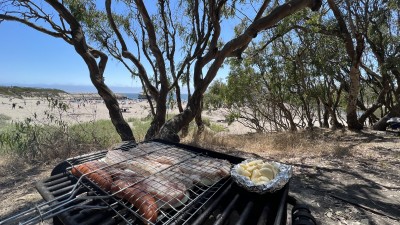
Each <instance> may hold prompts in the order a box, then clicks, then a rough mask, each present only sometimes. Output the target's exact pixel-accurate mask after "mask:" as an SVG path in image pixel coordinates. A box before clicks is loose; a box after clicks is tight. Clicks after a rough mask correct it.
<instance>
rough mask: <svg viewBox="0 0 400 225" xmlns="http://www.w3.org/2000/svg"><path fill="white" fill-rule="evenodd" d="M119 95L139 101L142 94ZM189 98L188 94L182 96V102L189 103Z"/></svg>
mask: <svg viewBox="0 0 400 225" xmlns="http://www.w3.org/2000/svg"><path fill="white" fill-rule="evenodd" d="M119 94H121V95H125V96H126V97H128V98H129V99H138V96H139V94H140V93H119ZM174 97H175V95H174ZM188 97H189V95H188V94H181V99H182V101H187V100H188Z"/></svg>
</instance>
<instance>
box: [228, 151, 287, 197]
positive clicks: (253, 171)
mask: <svg viewBox="0 0 400 225" xmlns="http://www.w3.org/2000/svg"><path fill="white" fill-rule="evenodd" d="M292 173H293V169H292V166H290V165H286V164H283V163H279V162H272V161H263V160H260V159H247V160H244V161H243V162H241V163H239V164H237V165H235V166H234V167H233V168H232V169H231V176H232V179H233V180H234V181H235V182H236V183H237V184H238V185H239V186H240V187H242V188H244V189H246V190H247V191H250V192H255V193H259V194H264V193H272V192H275V191H277V190H280V189H282V188H283V187H284V186H285V184H286V183H287V182H289V180H290V178H291V177H292Z"/></svg>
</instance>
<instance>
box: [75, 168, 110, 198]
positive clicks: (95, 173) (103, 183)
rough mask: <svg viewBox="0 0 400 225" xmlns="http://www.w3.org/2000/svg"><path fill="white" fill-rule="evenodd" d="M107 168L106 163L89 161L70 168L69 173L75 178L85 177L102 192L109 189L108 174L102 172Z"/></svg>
mask: <svg viewBox="0 0 400 225" xmlns="http://www.w3.org/2000/svg"><path fill="white" fill-rule="evenodd" d="M106 166H108V165H107V164H106V163H103V162H99V161H90V162H86V163H83V164H80V165H77V166H74V167H72V169H71V173H72V174H73V175H74V176H76V177H81V176H86V177H87V178H89V179H90V180H91V181H93V182H94V183H95V184H97V185H98V186H99V187H100V188H102V189H103V190H104V191H109V190H110V189H111V183H112V178H111V176H110V174H109V173H108V172H107V171H106V170H104V169H106Z"/></svg>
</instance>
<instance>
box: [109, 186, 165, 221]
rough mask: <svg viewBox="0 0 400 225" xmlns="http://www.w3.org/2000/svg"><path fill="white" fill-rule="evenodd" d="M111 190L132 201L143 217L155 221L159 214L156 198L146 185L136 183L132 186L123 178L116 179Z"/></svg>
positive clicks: (118, 195)
mask: <svg viewBox="0 0 400 225" xmlns="http://www.w3.org/2000/svg"><path fill="white" fill-rule="evenodd" d="M111 192H112V193H116V196H117V197H119V198H122V199H125V200H127V201H128V202H130V203H131V204H132V205H133V206H134V207H135V208H137V209H138V211H139V214H140V216H141V217H142V218H144V219H145V220H147V221H143V222H145V223H147V222H148V221H150V222H152V223H155V222H156V220H157V216H158V209H157V203H156V200H155V199H154V198H153V196H151V194H149V193H148V192H147V191H146V187H144V186H142V185H139V184H136V185H134V186H131V185H130V183H129V182H126V181H123V180H116V181H114V183H113V185H112V186H111Z"/></svg>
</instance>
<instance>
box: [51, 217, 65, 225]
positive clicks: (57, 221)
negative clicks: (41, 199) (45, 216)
mask: <svg viewBox="0 0 400 225" xmlns="http://www.w3.org/2000/svg"><path fill="white" fill-rule="evenodd" d="M53 225H64V224H63V223H62V222H61V220H60V219H59V218H58V217H53Z"/></svg>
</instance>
